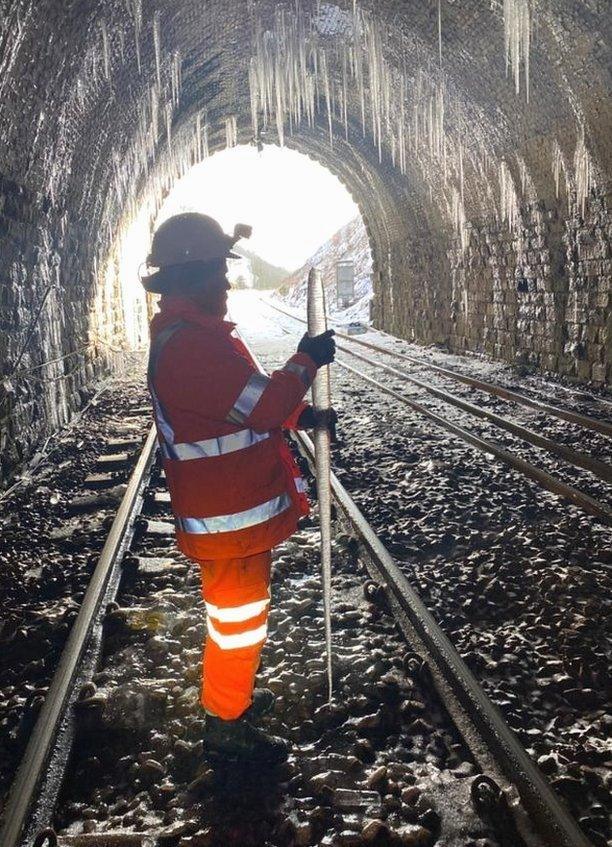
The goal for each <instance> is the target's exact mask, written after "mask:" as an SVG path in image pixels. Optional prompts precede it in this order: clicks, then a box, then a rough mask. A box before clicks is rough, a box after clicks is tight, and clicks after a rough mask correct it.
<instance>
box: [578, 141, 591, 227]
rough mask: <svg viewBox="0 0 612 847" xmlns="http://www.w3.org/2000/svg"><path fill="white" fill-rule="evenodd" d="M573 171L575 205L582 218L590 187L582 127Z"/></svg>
mask: <svg viewBox="0 0 612 847" xmlns="http://www.w3.org/2000/svg"><path fill="white" fill-rule="evenodd" d="M574 170H575V172H576V203H577V204H578V207H579V209H580V214H581V215H582V217H583V218H584V213H585V209H586V201H587V198H588V196H589V192H590V190H591V187H592V178H593V175H592V168H591V158H590V156H589V153H588V150H587V149H586V142H585V133H584V126H581V127H580V132H579V134H578V143H577V145H576V152H575V154H574Z"/></svg>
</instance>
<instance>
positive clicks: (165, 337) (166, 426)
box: [147, 321, 185, 458]
mask: <svg viewBox="0 0 612 847" xmlns="http://www.w3.org/2000/svg"><path fill="white" fill-rule="evenodd" d="M182 326H185V322H184V321H177V322H176V323H173V324H170V326H167V327H166V328H165V329H162V331H161V332H160V333H159V335H157V336H156V337H155V338H154V339H153V341H152V342H151V346H150V348H149V365H148V368H147V379H148V381H149V391H150V392H151V397H152V399H153V411H154V412H155V420H156V421H157V426H158V427H159V430H160V432H161V434H162V435H163V437H164V441H165V442H166V444H168V445H170V444H173V443H174V430H173V429H172V427H171V426H170V422H169V421H168V418H167V416H166V413H165V412H164V407H163V406H162V404H161V403H160V401H159V397H158V396H157V392H156V391H155V388H154V387H153V380H154V378H155V371H156V370H157V363H158V362H159V357H160V356H161V352H162V350H163V349H164V347H165V346H166V344H167V343H168V341H170V339H171V338H172V336H173V335H174V333H175V332H177V330H179V329H180V328H181V327H182ZM162 452H163V451H162ZM166 453H168V454H170V456H171V451H170V450H167V451H166ZM164 455H166V454H164ZM171 458H172V456H171Z"/></svg>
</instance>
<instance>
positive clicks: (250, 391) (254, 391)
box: [226, 374, 270, 425]
mask: <svg viewBox="0 0 612 847" xmlns="http://www.w3.org/2000/svg"><path fill="white" fill-rule="evenodd" d="M269 384H270V377H269V376H264V374H253V376H251V377H249V381H248V382H247V384H246V385H245V386H244V388H243V389H242V392H241V393H240V396H239V397H238V399H237V400H236V402H235V403H234V405H233V407H232V410H231V412H230V413H229V415H228V416H227V418H226V420H227V421H229V423H233V424H238V425H240V424H243V423H244V422H245V420H246V419H247V418H248V416H249V415H250V414H251V412H252V411H253V409H254V408H255V406H256V405H257V403H258V402H259V398H260V397H261V395H262V394H263V393H264V391H265V390H266V388H267V387H268V385H269Z"/></svg>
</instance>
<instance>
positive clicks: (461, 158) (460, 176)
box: [459, 142, 465, 208]
mask: <svg viewBox="0 0 612 847" xmlns="http://www.w3.org/2000/svg"><path fill="white" fill-rule="evenodd" d="M459 191H460V194H461V206H462V207H463V208H465V193H464V177H463V142H459Z"/></svg>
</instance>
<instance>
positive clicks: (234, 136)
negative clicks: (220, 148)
mask: <svg viewBox="0 0 612 847" xmlns="http://www.w3.org/2000/svg"><path fill="white" fill-rule="evenodd" d="M237 143H238V128H237V123H236V115H230V116H229V117H228V118H226V119H225V146H226V147H235V146H236V144H237Z"/></svg>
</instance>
